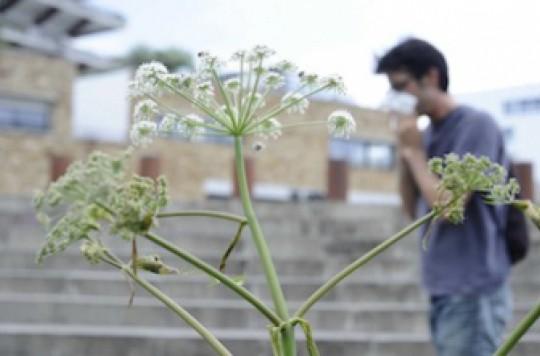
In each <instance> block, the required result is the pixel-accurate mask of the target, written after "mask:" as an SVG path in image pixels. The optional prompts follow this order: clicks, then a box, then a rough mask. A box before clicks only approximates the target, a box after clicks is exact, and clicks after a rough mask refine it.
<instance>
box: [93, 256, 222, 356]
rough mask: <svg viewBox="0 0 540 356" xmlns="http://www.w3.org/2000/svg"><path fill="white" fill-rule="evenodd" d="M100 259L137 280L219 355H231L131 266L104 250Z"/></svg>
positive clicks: (195, 321)
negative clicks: (134, 271)
mask: <svg viewBox="0 0 540 356" xmlns="http://www.w3.org/2000/svg"><path fill="white" fill-rule="evenodd" d="M100 258H101V260H102V261H103V262H105V263H107V264H110V265H111V266H114V267H116V268H118V269H119V270H121V271H123V272H124V273H125V274H127V275H128V276H129V277H130V278H131V279H133V280H134V281H135V282H137V283H138V284H139V285H140V286H141V287H143V288H144V289H146V290H147V291H148V293H150V294H152V295H153V296H154V297H156V298H157V299H158V300H159V301H160V302H162V303H163V304H165V306H166V307H167V308H169V309H170V310H172V311H173V312H174V313H175V314H176V315H178V316H179V317H180V318H182V320H184V321H185V322H186V323H187V324H188V325H189V326H191V327H192V328H193V329H194V330H195V331H196V332H198V333H199V335H201V336H202V337H203V339H204V340H206V342H208V344H209V345H210V346H211V347H212V348H213V349H214V350H215V351H216V352H217V353H218V354H219V355H221V356H232V353H231V352H230V351H229V350H227V348H226V347H225V346H224V345H223V344H222V343H221V342H220V341H219V340H218V339H217V338H216V337H215V336H214V334H212V333H211V332H210V331H209V330H208V329H206V328H205V327H204V325H202V324H201V323H200V322H199V321H198V320H197V319H195V318H194V317H193V316H192V315H191V314H190V313H189V312H188V311H187V310H185V309H184V308H182V307H181V306H180V305H178V304H177V303H176V302H175V301H174V300H172V299H171V298H170V297H169V296H168V295H166V294H165V293H163V292H162V291H160V290H159V289H158V288H156V287H155V286H154V285H152V284H150V283H148V282H147V281H146V280H145V279H144V278H141V277H140V276H138V275H137V274H135V273H133V271H132V270H131V267H129V266H127V265H123V263H122V261H120V260H119V259H118V258H116V257H115V256H114V255H112V254H111V253H110V252H108V251H105V254H104V255H102V256H101V257H100Z"/></svg>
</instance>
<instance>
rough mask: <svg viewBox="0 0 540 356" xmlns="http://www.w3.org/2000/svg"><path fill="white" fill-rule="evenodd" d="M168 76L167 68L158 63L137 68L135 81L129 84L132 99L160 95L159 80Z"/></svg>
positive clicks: (160, 86)
mask: <svg viewBox="0 0 540 356" xmlns="http://www.w3.org/2000/svg"><path fill="white" fill-rule="evenodd" d="M166 74H168V71H167V68H166V67H165V66H164V65H163V64H162V63H160V62H150V63H144V64H141V65H140V66H139V68H137V71H136V72H135V79H134V80H133V81H132V82H131V83H130V84H129V89H130V94H131V95H132V96H133V97H138V96H142V95H144V94H152V95H160V94H161V92H162V85H161V84H160V80H161V78H162V77H163V76H165V75H166Z"/></svg>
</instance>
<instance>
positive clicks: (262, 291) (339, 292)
mask: <svg viewBox="0 0 540 356" xmlns="http://www.w3.org/2000/svg"><path fill="white" fill-rule="evenodd" d="M358 273H360V272H358ZM145 276H146V278H148V280H150V281H151V282H153V283H155V284H156V285H157V286H158V287H159V288H162V289H163V290H164V291H165V292H166V293H168V294H170V295H171V296H175V297H178V298H200V297H201V296H205V297H206V298H218V299H219V298H231V297H233V296H234V295H232V294H231V292H229V290H227V289H226V288H225V287H224V286H222V285H215V283H214V282H213V281H211V280H210V279H209V278H208V277H206V276H205V275H203V274H201V273H200V272H197V271H188V272H186V273H184V274H181V275H178V276H158V275H153V274H146V275H145ZM324 281H326V279H324V278H321V277H320V276H315V277H313V276H283V277H282V278H281V282H282V285H283V289H284V292H285V295H286V296H287V298H288V299H289V300H291V301H298V300H304V299H305V298H307V297H308V296H310V295H311V294H312V293H313V292H314V291H315V290H316V289H317V288H318V287H320V286H321V285H322V283H323V282H324ZM245 286H246V288H248V289H249V290H251V291H252V292H253V293H254V294H256V295H260V296H261V297H263V298H267V297H269V295H268V292H267V290H266V282H265V279H264V277H263V276H261V275H253V276H248V278H247V279H246V281H245ZM512 287H513V292H514V296H515V300H516V302H518V303H532V302H535V301H536V300H537V298H538V296H539V295H540V281H533V280H529V279H525V280H523V279H519V278H515V279H514V280H513V281H512ZM0 293H59V294H62V293H67V294H91V295H96V294H103V295H126V294H127V293H128V286H127V282H126V281H125V278H124V277H123V276H122V275H121V274H120V273H118V272H116V271H87V270H71V271H65V270H31V269H20V270H16V269H13V270H0ZM234 297H235V296H234ZM325 298H326V300H339V301H381V302H386V301H401V302H415V301H421V300H424V297H423V292H422V291H421V290H420V287H419V282H418V281H417V280H414V279H410V278H406V279H405V278H392V276H388V277H387V278H386V279H385V280H381V278H379V277H378V276H370V275H365V274H363V275H361V274H360V275H359V276H358V277H357V278H354V279H350V280H345V281H344V282H343V283H342V284H340V285H339V286H338V287H337V288H336V289H335V290H333V291H331V292H330V293H329V294H328V295H327V296H326V297H325Z"/></svg>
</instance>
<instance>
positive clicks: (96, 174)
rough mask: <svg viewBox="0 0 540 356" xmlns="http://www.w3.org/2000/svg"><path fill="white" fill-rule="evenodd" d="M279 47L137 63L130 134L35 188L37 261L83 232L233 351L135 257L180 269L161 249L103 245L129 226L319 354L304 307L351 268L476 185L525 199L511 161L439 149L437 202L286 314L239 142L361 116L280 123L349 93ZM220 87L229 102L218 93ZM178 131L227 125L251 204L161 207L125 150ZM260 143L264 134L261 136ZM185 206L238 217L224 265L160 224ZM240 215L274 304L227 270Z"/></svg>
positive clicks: (455, 215) (163, 201)
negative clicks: (182, 64)
mask: <svg viewBox="0 0 540 356" xmlns="http://www.w3.org/2000/svg"><path fill="white" fill-rule="evenodd" d="M273 56H274V51H272V50H271V49H269V48H267V47H264V46H256V47H255V48H253V49H252V50H250V51H239V52H237V53H235V54H234V55H233V57H232V65H233V67H234V68H238V70H239V73H238V74H234V75H232V76H231V75H228V76H226V75H223V74H220V73H222V69H223V68H225V67H226V63H225V62H223V61H221V60H219V59H218V58H217V57H215V56H212V55H210V54H208V53H206V52H202V53H200V54H199V63H198V69H197V71H196V72H195V73H193V74H176V73H169V72H168V71H167V68H165V66H163V65H162V64H160V63H157V62H152V63H146V64H143V65H141V66H140V67H139V69H138V70H137V72H136V74H135V79H134V81H133V82H132V83H131V84H130V90H131V96H132V97H133V98H134V99H136V100H138V102H137V103H136V104H135V108H134V122H133V126H132V128H131V132H130V137H131V140H132V146H131V147H130V148H129V149H128V150H127V151H126V152H125V153H123V154H122V155H121V156H119V157H113V156H108V155H105V154H102V153H99V152H97V153H93V154H91V155H90V157H89V158H88V160H87V161H86V162H76V163H74V164H73V165H72V166H70V168H69V169H68V171H67V173H66V174H65V175H64V176H63V177H61V178H60V179H59V180H58V181H57V182H55V183H53V184H51V185H50V187H49V188H48V189H47V191H45V192H42V193H39V194H38V195H37V196H36V199H35V207H36V210H37V216H38V219H39V220H40V221H41V222H42V223H43V224H44V226H45V227H46V229H47V236H46V242H45V244H44V246H43V248H42V249H41V250H40V251H39V253H38V261H41V260H42V259H43V258H45V257H47V256H49V255H53V254H56V253H58V252H61V251H63V250H64V249H66V248H67V247H68V246H70V245H72V244H75V243H82V252H83V255H85V256H86V257H87V258H88V259H89V260H90V261H91V262H92V263H97V262H100V261H101V262H106V263H108V264H110V265H112V266H114V267H116V268H118V269H121V270H122V271H123V273H124V274H126V275H127V276H128V277H129V278H130V279H131V280H134V281H135V282H136V283H138V284H140V285H141V286H143V287H144V288H145V289H146V290H148V291H149V292H150V293H151V294H152V295H154V296H155V297H156V298H157V299H159V300H160V301H162V302H163V303H164V304H165V305H166V306H167V307H169V308H170V309H171V310H172V311H174V312H175V313H176V314H177V315H178V316H180V317H181V318H182V319H183V320H184V321H185V322H186V323H187V324H189V325H190V326H191V327H192V328H194V329H195V330H197V331H198V332H199V333H200V334H201V336H203V337H204V338H205V339H206V340H207V341H208V342H209V343H210V345H211V346H212V347H213V348H214V350H215V351H216V352H217V353H218V354H220V355H228V354H230V353H227V352H228V351H227V350H226V349H224V347H223V345H221V344H220V343H219V341H217V340H216V339H215V337H213V336H212V335H211V334H210V333H209V332H207V330H206V329H204V327H203V326H202V325H201V324H200V323H199V322H198V321H196V320H195V319H193V318H192V317H191V316H190V315H189V314H186V312H185V310H183V309H182V308H181V307H180V306H178V305H177V304H175V303H174V301H172V299H170V298H169V297H167V296H166V295H165V294H163V293H162V292H161V291H159V290H158V289H157V288H155V287H154V286H152V285H150V284H148V283H147V282H146V281H145V280H144V279H143V278H142V277H141V276H140V275H139V274H138V273H135V271H136V270H137V269H139V270H141V271H147V272H152V273H158V274H174V273H176V268H174V267H172V266H168V265H165V264H164V263H163V262H162V261H161V259H160V258H159V256H157V255H154V254H151V255H144V254H143V253H142V252H143V251H137V252H133V255H132V261H131V263H128V264H127V265H126V264H124V263H123V262H122V261H120V260H118V259H117V258H116V257H115V256H114V255H113V254H112V252H110V250H109V249H108V248H107V246H106V241H107V239H109V238H121V239H124V240H125V241H126V242H128V243H132V244H134V241H135V239H136V238H139V239H141V238H142V239H146V240H148V241H150V242H152V243H153V244H154V245H155V246H157V247H160V248H162V249H165V250H167V251H169V252H171V253H172V254H173V255H175V256H177V257H179V258H180V259H181V260H183V261H185V262H187V263H189V264H191V265H192V266H194V267H195V268H197V269H199V270H201V271H203V272H205V273H206V274H207V275H208V276H209V277H210V278H212V279H213V280H216V281H218V282H220V283H222V284H223V285H225V286H226V287H227V288H229V289H231V290H232V291H233V292H235V293H236V294H237V295H238V296H240V297H241V298H243V299H245V300H246V301H247V302H248V303H250V304H251V305H252V306H253V307H254V308H255V309H256V310H257V311H258V312H260V313H261V314H262V315H263V316H265V317H266V318H267V319H268V321H269V322H270V326H269V331H270V335H271V337H270V341H271V344H272V348H273V352H274V354H275V355H276V356H296V354H297V353H296V342H295V334H294V329H295V327H296V326H300V327H301V329H302V330H303V331H304V333H305V335H306V340H307V344H306V347H307V350H308V353H309V355H310V356H317V355H318V350H317V346H316V344H315V340H314V338H313V336H312V330H311V326H310V324H309V323H308V321H307V320H306V319H304V316H305V314H306V313H307V312H308V311H309V309H310V308H311V307H312V306H313V305H314V304H315V303H316V302H317V301H318V300H320V299H321V298H322V297H324V295H326V293H328V292H329V291H330V290H331V289H332V288H334V287H336V286H337V285H338V284H339V283H340V282H341V281H343V280H344V279H345V278H346V277H348V276H349V275H351V274H352V273H353V272H355V271H356V270H357V269H358V268H360V267H361V266H363V265H365V264H366V263H368V262H369V261H370V260H372V259H373V258H375V257H376V256H377V255H379V254H380V253H382V252H383V251H385V250H386V249H388V248H389V247H391V246H392V245H393V244H395V243H396V242H398V241H399V240H400V239H402V238H403V237H405V236H407V235H409V234H410V233H411V232H413V231H415V230H416V229H417V228H418V227H420V226H421V225H422V224H424V223H426V222H428V221H433V220H435V219H442V218H445V219H448V220H449V221H450V222H452V223H459V222H461V220H462V219H463V212H464V207H463V204H464V202H465V200H466V197H467V196H468V195H470V194H473V193H475V192H479V193H481V194H483V195H484V197H485V199H486V200H487V201H488V202H489V203H490V204H517V201H515V200H514V196H515V193H516V192H517V191H518V189H519V187H518V186H517V183H516V182H515V181H513V180H511V181H510V182H508V183H507V182H506V180H505V179H506V172H505V171H504V169H503V168H502V167H500V166H498V165H496V164H493V163H491V162H490V161H489V160H488V159H486V158H476V157H473V156H470V155H466V156H465V157H462V158H459V157H457V156H455V155H448V156H446V157H444V158H441V159H434V160H432V161H431V162H430V167H431V169H432V171H433V173H435V174H437V175H439V176H440V177H441V187H440V189H441V193H442V192H444V193H445V194H444V196H446V197H448V200H446V201H442V202H440V204H438V205H436V206H435V207H434V208H433V210H432V211H431V212H429V213H428V214H427V215H425V216H423V217H421V218H420V219H418V220H417V221H415V222H413V223H412V224H410V225H409V226H408V227H406V228H404V229H403V230H401V231H400V232H398V233H397V234H395V235H394V236H392V237H390V238H389V239H388V240H386V241H384V242H383V243H381V244H380V245H379V246H377V247H375V248H374V249H373V250H371V251H370V252H368V253H367V254H365V255H364V256H362V257H360V258H359V259H358V260H356V261H355V262H353V263H352V264H351V265H349V266H347V267H346V268H345V269H343V270H342V271H341V272H339V273H338V274H336V275H335V276H334V277H333V278H331V279H330V280H329V281H328V282H327V283H325V284H324V285H323V286H321V287H320V288H319V289H318V290H317V291H316V292H315V293H314V294H313V295H312V296H311V297H310V298H309V299H308V300H307V301H306V302H305V303H304V304H303V305H302V306H301V307H300V308H299V309H298V311H297V312H296V313H295V314H294V315H290V314H289V310H288V305H287V301H286V300H285V297H284V294H283V290H282V287H281V284H280V281H279V278H278V275H277V273H276V269H275V266H274V264H273V261H272V255H271V252H270V250H269V248H268V244H267V242H266V239H265V236H264V234H263V231H262V229H261V226H260V224H259V221H258V218H257V215H256V213H255V210H254V208H253V204H252V201H251V197H250V194H249V189H248V184H247V178H246V171H245V167H244V152H243V144H244V142H245V139H246V137H248V136H252V135H254V136H256V137H260V138H261V139H263V140H267V139H268V138H274V139H276V138H278V137H279V136H280V135H281V134H282V131H283V130H286V129H288V128H291V127H296V126H303V125H326V126H327V129H328V131H329V133H330V134H332V135H334V136H336V137H342V138H349V137H350V135H351V134H353V133H354V131H355V130H356V121H355V120H354V118H353V117H352V115H351V114H350V113H349V112H347V111H344V110H337V111H335V112H333V113H332V114H330V116H329V117H328V120H326V121H320V120H319V121H307V122H303V123H302V122H299V123H298V122H295V123H291V124H285V125H282V124H281V122H280V120H279V119H278V118H277V116H278V115H282V114H285V113H286V112H287V113H299V114H303V113H304V112H305V110H306V109H307V108H308V106H309V101H308V98H309V97H311V96H313V95H315V94H317V93H319V92H322V91H325V90H333V91H335V92H337V93H344V91H345V89H344V85H343V83H342V81H341V78H340V77H338V76H328V77H322V78H321V77H319V76H318V75H316V74H312V73H304V72H299V73H298V72H297V69H296V67H295V66H294V65H293V64H291V63H290V62H288V61H279V62H274V63H270V64H269V62H270V61H271V59H272V57H273ZM246 68H247V70H246ZM295 74H297V75H298V81H299V82H300V83H299V86H298V88H296V89H292V90H291V88H286V89H287V90H285V91H283V92H280V91H277V90H278V89H279V90H281V89H280V88H283V87H284V85H285V83H286V82H288V80H287V78H290V76H291V75H295ZM214 88H216V89H214ZM216 90H217V91H218V93H219V98H218V99H221V101H223V104H220V103H219V102H220V100H218V99H216V97H215V93H214V92H215V91H216ZM272 92H277V93H278V95H282V97H281V100H280V101H279V104H278V105H276V106H275V107H272V108H270V109H268V110H266V111H264V107H265V100H266V98H267V96H268V95H270V93H272ZM165 96H168V97H174V98H179V99H181V100H185V101H187V102H188V103H190V104H191V105H192V106H193V108H194V109H195V110H196V111H197V112H196V113H190V114H182V113H180V112H179V110H177V109H175V108H174V107H173V106H172V105H169V104H165V101H164V100H163V99H164V97H165ZM172 134H174V135H181V136H184V137H186V138H193V137H197V136H202V135H215V134H219V135H227V136H230V137H232V138H233V139H234V153H235V169H236V174H237V177H238V191H239V192H240V199H241V202H242V207H243V210H244V216H238V215H234V214H230V213H226V212H217V211H206V210H195V211H176V212H165V211H163V210H164V208H165V207H166V206H167V204H168V194H167V183H166V180H165V179H164V178H163V177H160V178H158V179H157V180H153V179H150V178H143V177H139V176H137V175H128V174H127V173H126V169H125V168H126V167H125V166H126V161H127V159H128V158H129V157H130V155H131V154H132V153H133V151H134V150H135V149H136V148H138V147H144V146H147V145H150V144H151V143H152V142H153V141H154V139H155V138H157V137H159V136H167V135H172ZM259 147H264V145H263V144H260V145H259ZM441 196H443V194H441ZM522 205H523V204H522ZM523 206H525V205H523ZM523 210H524V211H525V213H526V214H529V215H530V216H536V218H537V219H538V221H540V218H539V216H538V214H537V210H534V209H532V208H530V207H529V206H526V207H525V208H524V209H523ZM535 214H537V215H535ZM187 216H199V217H203V218H215V219H222V220H227V221H231V222H233V223H237V224H238V229H237V231H236V234H235V236H234V237H233V239H232V241H231V243H230V245H229V247H228V248H227V250H226V251H225V252H224V254H223V258H222V261H221V263H220V266H219V269H220V270H218V269H216V268H215V267H213V266H210V265H209V264H207V263H206V262H204V261H202V260H201V259H199V258H197V257H196V256H194V255H192V254H190V253H189V252H187V251H185V250H183V249H181V248H180V247H178V246H176V245H175V244H173V243H172V242H170V241H168V240H166V239H164V238H162V237H161V236H158V235H157V234H156V233H154V232H153V231H152V229H153V228H154V227H156V226H157V224H158V222H159V220H160V219H169V218H173V217H177V218H182V217H187ZM244 227H248V228H249V229H250V231H251V236H252V239H253V242H254V244H255V247H256V251H257V254H258V257H259V261H260V263H261V266H262V270H263V272H264V275H265V278H266V282H267V287H268V289H269V291H270V295H271V297H272V301H273V304H274V310H272V309H271V308H269V307H268V306H267V305H266V304H265V303H264V302H262V301H261V300H260V299H259V298H258V297H256V296H254V295H253V294H252V293H251V292H250V291H248V290H247V289H246V288H244V287H243V286H242V285H240V283H238V281H236V280H235V279H234V278H232V277H230V276H227V275H226V274H225V273H223V271H224V270H225V265H226V261H227V258H229V256H230V255H231V253H232V251H233V250H234V248H235V246H236V244H237V242H238V240H239V239H240V237H241V233H242V230H243V228H244Z"/></svg>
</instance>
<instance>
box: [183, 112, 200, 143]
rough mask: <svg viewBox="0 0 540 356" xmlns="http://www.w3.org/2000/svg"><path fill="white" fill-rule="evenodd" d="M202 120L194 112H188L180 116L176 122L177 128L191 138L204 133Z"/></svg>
mask: <svg viewBox="0 0 540 356" xmlns="http://www.w3.org/2000/svg"><path fill="white" fill-rule="evenodd" d="M201 124H204V120H203V119H202V118H200V117H199V116H198V115H196V114H188V115H186V116H183V117H182V118H180V120H179V122H178V130H179V131H180V133H181V134H182V135H184V136H185V137H187V138H192V137H196V136H200V135H202V134H204V132H205V130H204V127H203V126H201Z"/></svg>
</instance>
